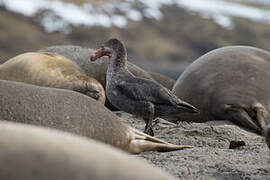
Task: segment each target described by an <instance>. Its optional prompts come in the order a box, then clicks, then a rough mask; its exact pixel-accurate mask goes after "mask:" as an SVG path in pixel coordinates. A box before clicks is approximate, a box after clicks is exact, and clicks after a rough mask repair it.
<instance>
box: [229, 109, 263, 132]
mask: <svg viewBox="0 0 270 180" xmlns="http://www.w3.org/2000/svg"><path fill="white" fill-rule="evenodd" d="M225 113H226V114H227V118H228V120H230V121H232V122H233V123H235V124H237V125H239V126H241V127H245V128H248V129H251V130H255V131H256V133H258V134H262V128H261V127H260V125H259V124H258V122H256V121H255V120H254V119H252V118H251V117H250V115H249V113H248V111H246V109H245V108H243V107H241V106H235V105H225Z"/></svg>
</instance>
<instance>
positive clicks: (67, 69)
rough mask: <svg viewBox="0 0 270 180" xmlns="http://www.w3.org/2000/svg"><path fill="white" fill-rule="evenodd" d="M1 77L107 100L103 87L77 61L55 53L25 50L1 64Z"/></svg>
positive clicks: (103, 101) (102, 100) (102, 101)
mask: <svg viewBox="0 0 270 180" xmlns="http://www.w3.org/2000/svg"><path fill="white" fill-rule="evenodd" d="M0 79H2V80H10V81H18V82H24V83H28V84H33V85H39V86H47V87H55V88H61V89H69V90H73V91H77V92H80V93H83V94H85V95H88V96H90V97H92V98H95V99H97V100H98V101H100V102H101V103H103V104H104V103H105V92H104V89H103V86H102V85H101V84H100V83H99V82H98V81H97V80H96V79H94V78H92V77H88V76H87V75H86V74H85V73H84V72H83V70H81V68H80V67H79V66H78V65H77V64H76V63H74V62H73V61H71V60H69V59H67V58H65V57H64V56H61V55H58V54H55V53H24V54H21V55H18V56H16V57H14V58H12V59H10V60H8V61H6V62H5V63H4V64H2V65H0Z"/></svg>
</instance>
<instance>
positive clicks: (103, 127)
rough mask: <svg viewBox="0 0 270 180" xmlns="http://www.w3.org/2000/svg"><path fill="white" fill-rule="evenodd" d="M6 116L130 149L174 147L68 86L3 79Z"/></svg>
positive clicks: (0, 90)
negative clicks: (39, 84) (135, 127)
mask: <svg viewBox="0 0 270 180" xmlns="http://www.w3.org/2000/svg"><path fill="white" fill-rule="evenodd" d="M0 117H1V118H2V119H5V120H8V121H13V122H21V123H26V124H33V125H38V126H45V127H49V128H55V129H59V130H63V131H67V132H71V133H75V134H79V135H82V136H86V137H89V138H92V139H95V140H99V141H102V142H104V143H107V144H111V145H113V146H115V147H118V148H120V149H123V150H125V151H128V152H130V153H140V152H143V151H151V150H153V151H155V150H156V151H173V150H180V149H183V148H189V147H190V146H180V145H173V144H169V143H167V142H164V141H162V140H160V139H157V138H154V137H151V136H148V135H146V134H144V133H142V132H140V131H138V130H136V129H133V128H131V127H130V126H128V125H126V124H123V123H121V120H120V119H119V117H117V116H116V115H115V114H113V113H112V112H111V111H110V110H109V109H107V108H106V107H105V106H103V105H102V104H101V103H99V102H97V101H95V100H94V99H92V98H89V97H86V96H84V95H82V94H80V93H76V92H74V91H68V90H65V89H57V88H47V87H41V86H34V85H30V84H24V83H19V82H15V81H5V80H0Z"/></svg>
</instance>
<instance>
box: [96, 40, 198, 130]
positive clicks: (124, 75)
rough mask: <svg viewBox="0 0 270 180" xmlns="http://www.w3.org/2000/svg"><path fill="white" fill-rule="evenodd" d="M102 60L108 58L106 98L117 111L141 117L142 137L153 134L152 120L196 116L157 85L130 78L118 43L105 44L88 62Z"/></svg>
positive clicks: (150, 81)
mask: <svg viewBox="0 0 270 180" xmlns="http://www.w3.org/2000/svg"><path fill="white" fill-rule="evenodd" d="M102 56H109V57H110V63H109V67H108V70H107V75H106V81H107V82H106V95H107V98H108V99H109V101H110V102H111V103H112V104H113V105H114V106H116V107H117V108H119V109H120V110H123V111H126V112H128V113H131V114H135V115H138V116H142V117H143V118H144V119H145V121H146V126H145V132H146V133H148V134H150V135H153V134H154V133H153V130H152V120H153V119H154V118H156V117H159V116H166V115H170V114H178V113H181V112H190V113H197V112H198V110H197V109H196V108H195V107H193V106H192V105H190V104H188V103H186V102H184V101H182V100H180V99H179V98H178V97H177V96H175V95H174V94H173V93H172V92H171V91H170V90H168V89H167V88H165V87H163V86H162V85H160V84H159V83H157V82H155V81H152V80H149V79H144V78H139V77H135V76H134V75H133V74H131V73H130V72H129V71H128V69H127V67H126V59H127V53H126V48H125V46H124V45H123V44H122V43H121V42H120V41H119V40H117V39H111V40H109V41H107V42H105V43H104V46H102V48H100V49H98V50H97V51H96V53H95V54H93V55H92V56H91V60H92V61H95V60H96V59H98V58H99V57H102Z"/></svg>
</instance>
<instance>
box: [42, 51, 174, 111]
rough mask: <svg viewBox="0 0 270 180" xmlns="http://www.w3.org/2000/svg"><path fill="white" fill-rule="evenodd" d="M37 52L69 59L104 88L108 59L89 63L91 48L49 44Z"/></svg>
mask: <svg viewBox="0 0 270 180" xmlns="http://www.w3.org/2000/svg"><path fill="white" fill-rule="evenodd" d="M39 52H52V53H58V54H61V55H62V56H65V57H66V58H68V59H71V60H72V61H74V62H76V63H77V64H78V65H79V66H80V67H81V69H83V70H84V72H85V73H86V75H87V76H89V77H93V78H95V79H96V80H97V81H99V82H100V83H101V84H102V85H103V87H104V89H106V72H107V69H108V64H109V60H108V59H107V58H101V59H100V60H99V61H98V62H95V63H91V62H90V61H89V57H90V56H91V55H92V54H93V53H94V52H95V51H94V50H93V49H88V48H84V47H81V46H51V47H47V48H44V49H41V50H39ZM127 67H128V69H129V71H130V72H131V73H132V74H133V75H135V76H138V77H142V78H146V79H151V80H154V79H155V80H156V81H158V82H159V83H161V84H162V83H163V82H164V81H159V80H157V78H153V77H152V76H151V75H150V74H148V73H147V72H146V71H144V70H143V69H141V68H139V67H138V66H136V65H134V64H132V63H131V62H127ZM162 85H163V86H165V87H167V88H168V89H169V88H170V87H168V86H167V82H166V83H164V84H162ZM105 105H106V106H107V107H108V108H109V109H111V110H118V108H116V107H114V106H113V105H112V104H111V103H110V102H109V101H108V100H106V103H105Z"/></svg>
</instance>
